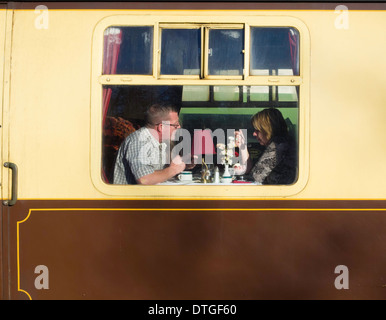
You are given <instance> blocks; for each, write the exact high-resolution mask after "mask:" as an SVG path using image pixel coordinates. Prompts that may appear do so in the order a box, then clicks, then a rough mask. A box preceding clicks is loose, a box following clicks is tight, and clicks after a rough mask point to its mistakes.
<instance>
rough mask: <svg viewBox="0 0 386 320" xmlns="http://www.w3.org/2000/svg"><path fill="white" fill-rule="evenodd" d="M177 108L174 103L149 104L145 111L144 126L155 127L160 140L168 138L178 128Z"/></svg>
mask: <svg viewBox="0 0 386 320" xmlns="http://www.w3.org/2000/svg"><path fill="white" fill-rule="evenodd" d="M178 111H179V110H178V109H177V107H175V106H174V105H161V104H153V105H151V106H150V107H149V108H148V109H147V110H146V113H145V123H146V127H148V128H152V129H155V130H156V131H157V133H158V135H159V140H160V141H165V140H170V139H171V137H172V135H173V134H174V132H175V131H176V130H177V129H178V128H180V127H181V126H180V123H179V118H178Z"/></svg>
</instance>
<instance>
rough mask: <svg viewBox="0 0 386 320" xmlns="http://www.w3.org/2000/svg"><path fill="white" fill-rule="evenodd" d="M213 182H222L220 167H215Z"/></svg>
mask: <svg viewBox="0 0 386 320" xmlns="http://www.w3.org/2000/svg"><path fill="white" fill-rule="evenodd" d="M213 183H220V170H219V169H218V167H216V168H214V176H213Z"/></svg>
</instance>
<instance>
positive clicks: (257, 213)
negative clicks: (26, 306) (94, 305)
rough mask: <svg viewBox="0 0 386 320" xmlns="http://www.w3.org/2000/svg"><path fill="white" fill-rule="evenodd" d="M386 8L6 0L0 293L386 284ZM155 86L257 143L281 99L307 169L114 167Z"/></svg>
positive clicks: (59, 295) (0, 17)
mask: <svg viewBox="0 0 386 320" xmlns="http://www.w3.org/2000/svg"><path fill="white" fill-rule="evenodd" d="M385 9H386V7H385V5H384V4H360V3H358V4H347V6H344V7H342V6H339V4H333V3H329V4H320V5H319V4H316V3H314V4H306V3H301V4H300V3H299V4H296V3H294V4H292V3H291V4H289V3H288V4H274V3H272V4H262V3H253V2H249V3H244V4H241V3H221V4H220V3H218V4H216V5H215V6H214V4H213V3H194V2H193V3H188V4H187V3H147V4H143V3H119V4H118V3H114V4H109V3H94V4H91V3H82V4H77V5H76V6H75V5H74V4H71V3H66V4H59V3H57V4H55V3H45V4H44V3H43V4H40V5H39V7H36V6H34V5H32V4H26V3H24V4H23V3H20V4H17V3H16V4H12V5H11V4H4V5H2V7H1V9H0V48H1V50H2V57H3V59H1V62H0V69H1V72H0V75H1V76H0V80H1V88H2V100H1V103H2V106H1V108H2V112H1V114H0V117H1V118H0V119H1V139H2V152H1V157H2V164H3V166H2V170H1V194H2V200H3V205H2V212H1V232H2V237H1V286H2V290H1V298H2V299H51V298H56V299H67V298H70V299H84V298H88V299H105V298H123V299H177V298H178V299H179V298H183V299H244V298H245V299H260V298H274V299H275V298H301V299H302V298H332V299H345V298H364V297H366V298H382V297H384V286H385V281H384V279H385V278H386V274H385V271H384V270H385V264H386V261H385V258H384V254H383V252H384V250H385V241H384V229H385V226H386V217H385V214H386V213H385V211H386V205H385V203H386V202H385V190H386V166H385V165H384V163H385V158H386V138H385V137H386V135H385V129H384V119H386V109H385V108H384V105H385V101H386V96H385V95H386V93H385V91H384V90H383V86H384V83H385V72H384V70H386V61H385V59H384V56H385V53H386V42H385V41H384V40H385V39H384V34H383V33H382V30H384V29H385V21H386V19H385V18H386V17H385V15H386V13H385ZM109 50H111V51H109ZM225 53H226V54H225ZM155 102H168V103H173V104H176V105H177V106H178V108H179V109H180V121H181V122H182V125H183V127H184V128H185V130H186V132H188V133H190V134H191V135H190V136H191V137H193V132H194V129H210V130H211V131H212V133H213V132H214V131H215V130H216V129H222V130H223V132H225V133H226V132H227V130H228V129H229V130H230V129H235V130H239V129H246V130H247V132H248V134H247V144H248V147H249V148H250V149H251V150H254V153H253V152H251V155H252V156H255V157H256V159H257V158H258V156H259V152H261V151H259V148H258V146H256V143H255V141H254V140H253V136H252V130H253V129H252V128H251V125H250V121H249V119H250V117H251V116H252V115H253V114H254V113H256V112H257V111H259V110H262V109H264V108H267V107H274V108H277V109H279V110H280V111H281V113H282V114H283V116H284V118H285V120H286V122H287V124H288V127H289V129H290V131H291V134H292V137H293V138H294V141H296V146H297V148H296V149H297V167H296V171H297V176H296V179H295V180H294V181H293V183H291V184H288V185H255V184H250V185H246V184H221V183H219V184H210V183H208V184H206V185H201V184H197V185H194V184H193V185H192V184H189V185H180V184H166V185H154V186H140V185H116V184H113V181H112V178H111V177H112V168H113V164H114V161H115V156H116V152H117V149H118V147H119V145H120V143H121V142H122V139H123V138H124V137H125V136H127V134H129V133H131V132H133V131H135V130H138V128H140V127H141V126H143V120H144V119H143V112H144V108H145V107H146V106H147V105H148V104H150V103H155ZM342 265H343V266H345V267H346V268H343V269H340V268H339V266H342ZM337 267H338V268H337ZM336 268H337V269H336ZM335 270H338V271H337V273H335ZM339 270H341V271H339ZM340 272H341V273H340ZM53 274H55V275H56V276H55V277H54V276H51V275H53ZM339 275H341V278H339V279H338V280H340V281H335V280H336V278H337V277H338V276H339ZM346 275H347V277H346ZM347 283H349V289H346V287H345V286H346V284H347ZM340 284H341V286H342V288H340V287H339V286H340ZM339 289H340V290H339Z"/></svg>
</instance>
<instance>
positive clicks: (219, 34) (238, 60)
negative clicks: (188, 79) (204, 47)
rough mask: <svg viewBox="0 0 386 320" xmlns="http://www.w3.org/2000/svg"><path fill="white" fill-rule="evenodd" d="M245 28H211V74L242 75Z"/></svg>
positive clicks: (209, 53) (209, 64) (209, 54)
mask: <svg viewBox="0 0 386 320" xmlns="http://www.w3.org/2000/svg"><path fill="white" fill-rule="evenodd" d="M243 69H244V29H209V49H208V72H209V75H226V76H242V75H243Z"/></svg>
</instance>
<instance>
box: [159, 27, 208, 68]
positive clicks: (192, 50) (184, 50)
mask: <svg viewBox="0 0 386 320" xmlns="http://www.w3.org/2000/svg"><path fill="white" fill-rule="evenodd" d="M200 74H201V29H162V40H161V75H200Z"/></svg>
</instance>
